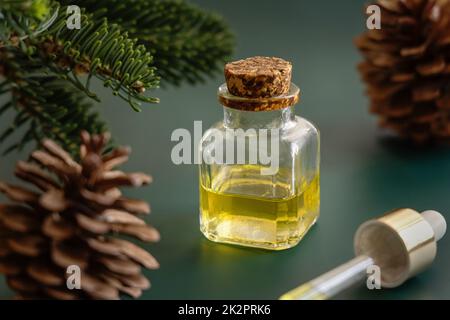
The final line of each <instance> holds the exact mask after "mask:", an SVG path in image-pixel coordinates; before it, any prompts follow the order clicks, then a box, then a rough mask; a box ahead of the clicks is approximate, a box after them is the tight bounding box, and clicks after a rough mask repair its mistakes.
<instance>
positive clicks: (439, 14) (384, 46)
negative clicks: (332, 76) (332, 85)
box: [355, 0, 450, 143]
mask: <svg viewBox="0 0 450 320" xmlns="http://www.w3.org/2000/svg"><path fill="white" fill-rule="evenodd" d="M375 4H376V5H378V6H379V7H380V8H381V29H380V30H376V29H375V30H369V31H367V32H366V33H364V34H363V35H361V36H360V37H359V38H357V39H356V41H355V42H356V46H357V47H358V48H359V50H360V51H361V53H362V55H363V56H364V58H365V61H363V62H362V63H361V64H360V65H359V70H360V73H361V75H362V78H363V80H364V81H365V82H366V85H367V93H368V96H369V98H370V100H371V111H372V112H373V113H375V114H377V115H379V117H380V125H381V126H383V127H387V128H390V129H392V130H394V131H395V132H397V133H398V134H399V135H400V136H402V137H405V138H408V139H411V140H413V141H415V142H417V143H426V142H447V143H448V142H450V0H378V1H376V2H375Z"/></svg>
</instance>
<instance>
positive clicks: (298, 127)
mask: <svg viewBox="0 0 450 320" xmlns="http://www.w3.org/2000/svg"><path fill="white" fill-rule="evenodd" d="M261 129H264V128H257V129H256V128H228V127H226V126H225V125H224V122H223V121H218V122H216V123H214V124H213V125H212V126H211V127H210V128H209V129H207V130H206V131H205V132H204V134H203V137H202V141H205V140H210V138H211V137H214V140H217V139H218V138H219V139H220V137H222V138H226V137H230V136H234V135H233V134H232V132H235V133H236V135H238V134H240V133H244V134H245V136H247V137H249V136H253V135H255V136H259V135H260V133H261ZM266 130H267V131H270V130H279V131H278V134H279V138H280V139H281V140H282V141H284V142H286V143H289V142H293V143H295V142H297V141H304V140H309V139H313V140H318V139H319V135H320V133H319V129H318V128H317V126H316V125H315V124H314V123H312V122H311V121H309V120H307V119H305V118H303V117H300V116H295V117H294V118H292V120H290V121H288V122H286V123H285V124H284V125H283V126H280V127H276V128H267V129H266ZM230 132H231V133H230Z"/></svg>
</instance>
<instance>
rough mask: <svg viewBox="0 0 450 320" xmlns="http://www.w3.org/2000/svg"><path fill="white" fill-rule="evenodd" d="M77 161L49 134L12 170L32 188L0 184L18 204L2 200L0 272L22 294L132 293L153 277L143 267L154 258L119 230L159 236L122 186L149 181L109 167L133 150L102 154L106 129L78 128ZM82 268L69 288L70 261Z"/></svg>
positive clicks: (152, 238)
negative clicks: (96, 132) (77, 286)
mask: <svg viewBox="0 0 450 320" xmlns="http://www.w3.org/2000/svg"><path fill="white" fill-rule="evenodd" d="M81 136H82V145H81V148H80V161H79V162H76V161H74V160H73V158H72V157H71V156H70V155H69V154H68V153H67V152H66V151H64V150H63V149H61V148H60V147H59V146H58V145H56V144H55V143H54V142H53V141H51V140H44V141H42V147H43V150H37V151H35V152H33V153H32V154H31V159H32V160H31V161H30V162H19V163H18V164H17V167H16V171H15V174H16V176H17V177H18V178H20V179H21V180H23V181H25V182H28V183H30V184H32V185H34V186H35V187H36V190H39V191H36V190H33V189H28V188H24V187H19V186H14V185H10V184H6V183H3V182H0V191H1V192H3V193H4V194H5V195H6V196H7V197H8V198H9V199H10V200H12V201H13V202H15V204H2V205H0V234H1V236H0V273H3V274H4V275H5V276H6V279H7V283H8V285H9V286H10V287H11V289H12V290H14V291H15V292H17V293H18V295H19V297H21V298H31V299H33V298H39V299H40V298H44V299H45V298H51V299H118V298H119V297H120V294H121V293H124V294H127V295H130V296H132V297H134V298H137V297H139V296H140V295H141V293H142V290H144V289H147V288H149V286H150V283H149V281H148V280H147V278H146V277H145V276H144V275H143V274H142V270H141V267H145V268H147V269H157V268H158V267H159V264H158V262H157V261H156V259H155V258H154V257H153V256H152V255H151V254H150V253H148V252H147V251H146V250H144V249H142V248H140V247H139V246H137V245H136V244H134V243H132V242H130V241H128V240H125V239H124V237H123V235H125V236H131V237H134V238H137V239H139V240H142V241H145V242H156V241H158V240H159V233H158V231H157V230H156V229H154V228H153V227H151V226H149V225H147V224H146V223H145V222H144V220H142V219H141V218H140V217H139V216H140V215H141V214H148V213H149V212H150V207H149V205H148V204H147V203H146V202H144V201H141V200H134V199H129V198H126V197H124V196H123V195H122V192H121V191H120V187H125V186H132V187H140V186H142V185H145V184H148V183H150V182H151V178H150V177H149V176H147V175H146V174H143V173H124V172H122V171H116V170H113V169H114V168H115V167H116V166H118V165H120V164H122V163H125V162H126V161H128V155H129V153H130V150H129V149H127V148H118V149H115V150H113V151H112V152H109V153H107V154H103V153H102V152H103V149H104V147H105V145H106V144H107V142H108V135H107V134H103V135H94V136H90V135H89V134H88V133H86V132H83V133H82V135H81ZM73 265H75V266H78V267H79V268H80V269H81V289H79V290H78V289H72V290H70V289H68V287H67V283H66V281H67V278H68V276H70V274H68V273H67V271H68V270H67V268H68V267H69V266H73Z"/></svg>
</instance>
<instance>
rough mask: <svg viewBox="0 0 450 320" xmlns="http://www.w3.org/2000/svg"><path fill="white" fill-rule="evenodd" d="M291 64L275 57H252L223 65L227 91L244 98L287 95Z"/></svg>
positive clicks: (289, 84)
mask: <svg viewBox="0 0 450 320" xmlns="http://www.w3.org/2000/svg"><path fill="white" fill-rule="evenodd" d="M291 77H292V64H291V63H290V62H288V61H286V60H283V59H280V58H275V57H252V58H247V59H244V60H239V61H235V62H231V63H228V64H226V65H225V79H226V83H227V87H228V91H229V92H230V93H231V94H232V95H234V96H238V97H244V98H270V97H276V96H280V95H284V94H287V93H288V92H289V89H290V86H291Z"/></svg>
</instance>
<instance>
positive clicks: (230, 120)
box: [223, 106, 295, 129]
mask: <svg viewBox="0 0 450 320" xmlns="http://www.w3.org/2000/svg"><path fill="white" fill-rule="evenodd" d="M223 110H224V121H223V123H224V126H225V127H226V128H230V129H237V128H241V129H250V128H253V129H263V128H264V129H276V128H282V127H284V126H285V125H286V124H288V123H289V122H291V121H292V120H294V117H295V113H294V107H293V106H291V107H287V108H283V109H280V110H274V111H243V110H238V109H233V108H228V107H224V108H223Z"/></svg>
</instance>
